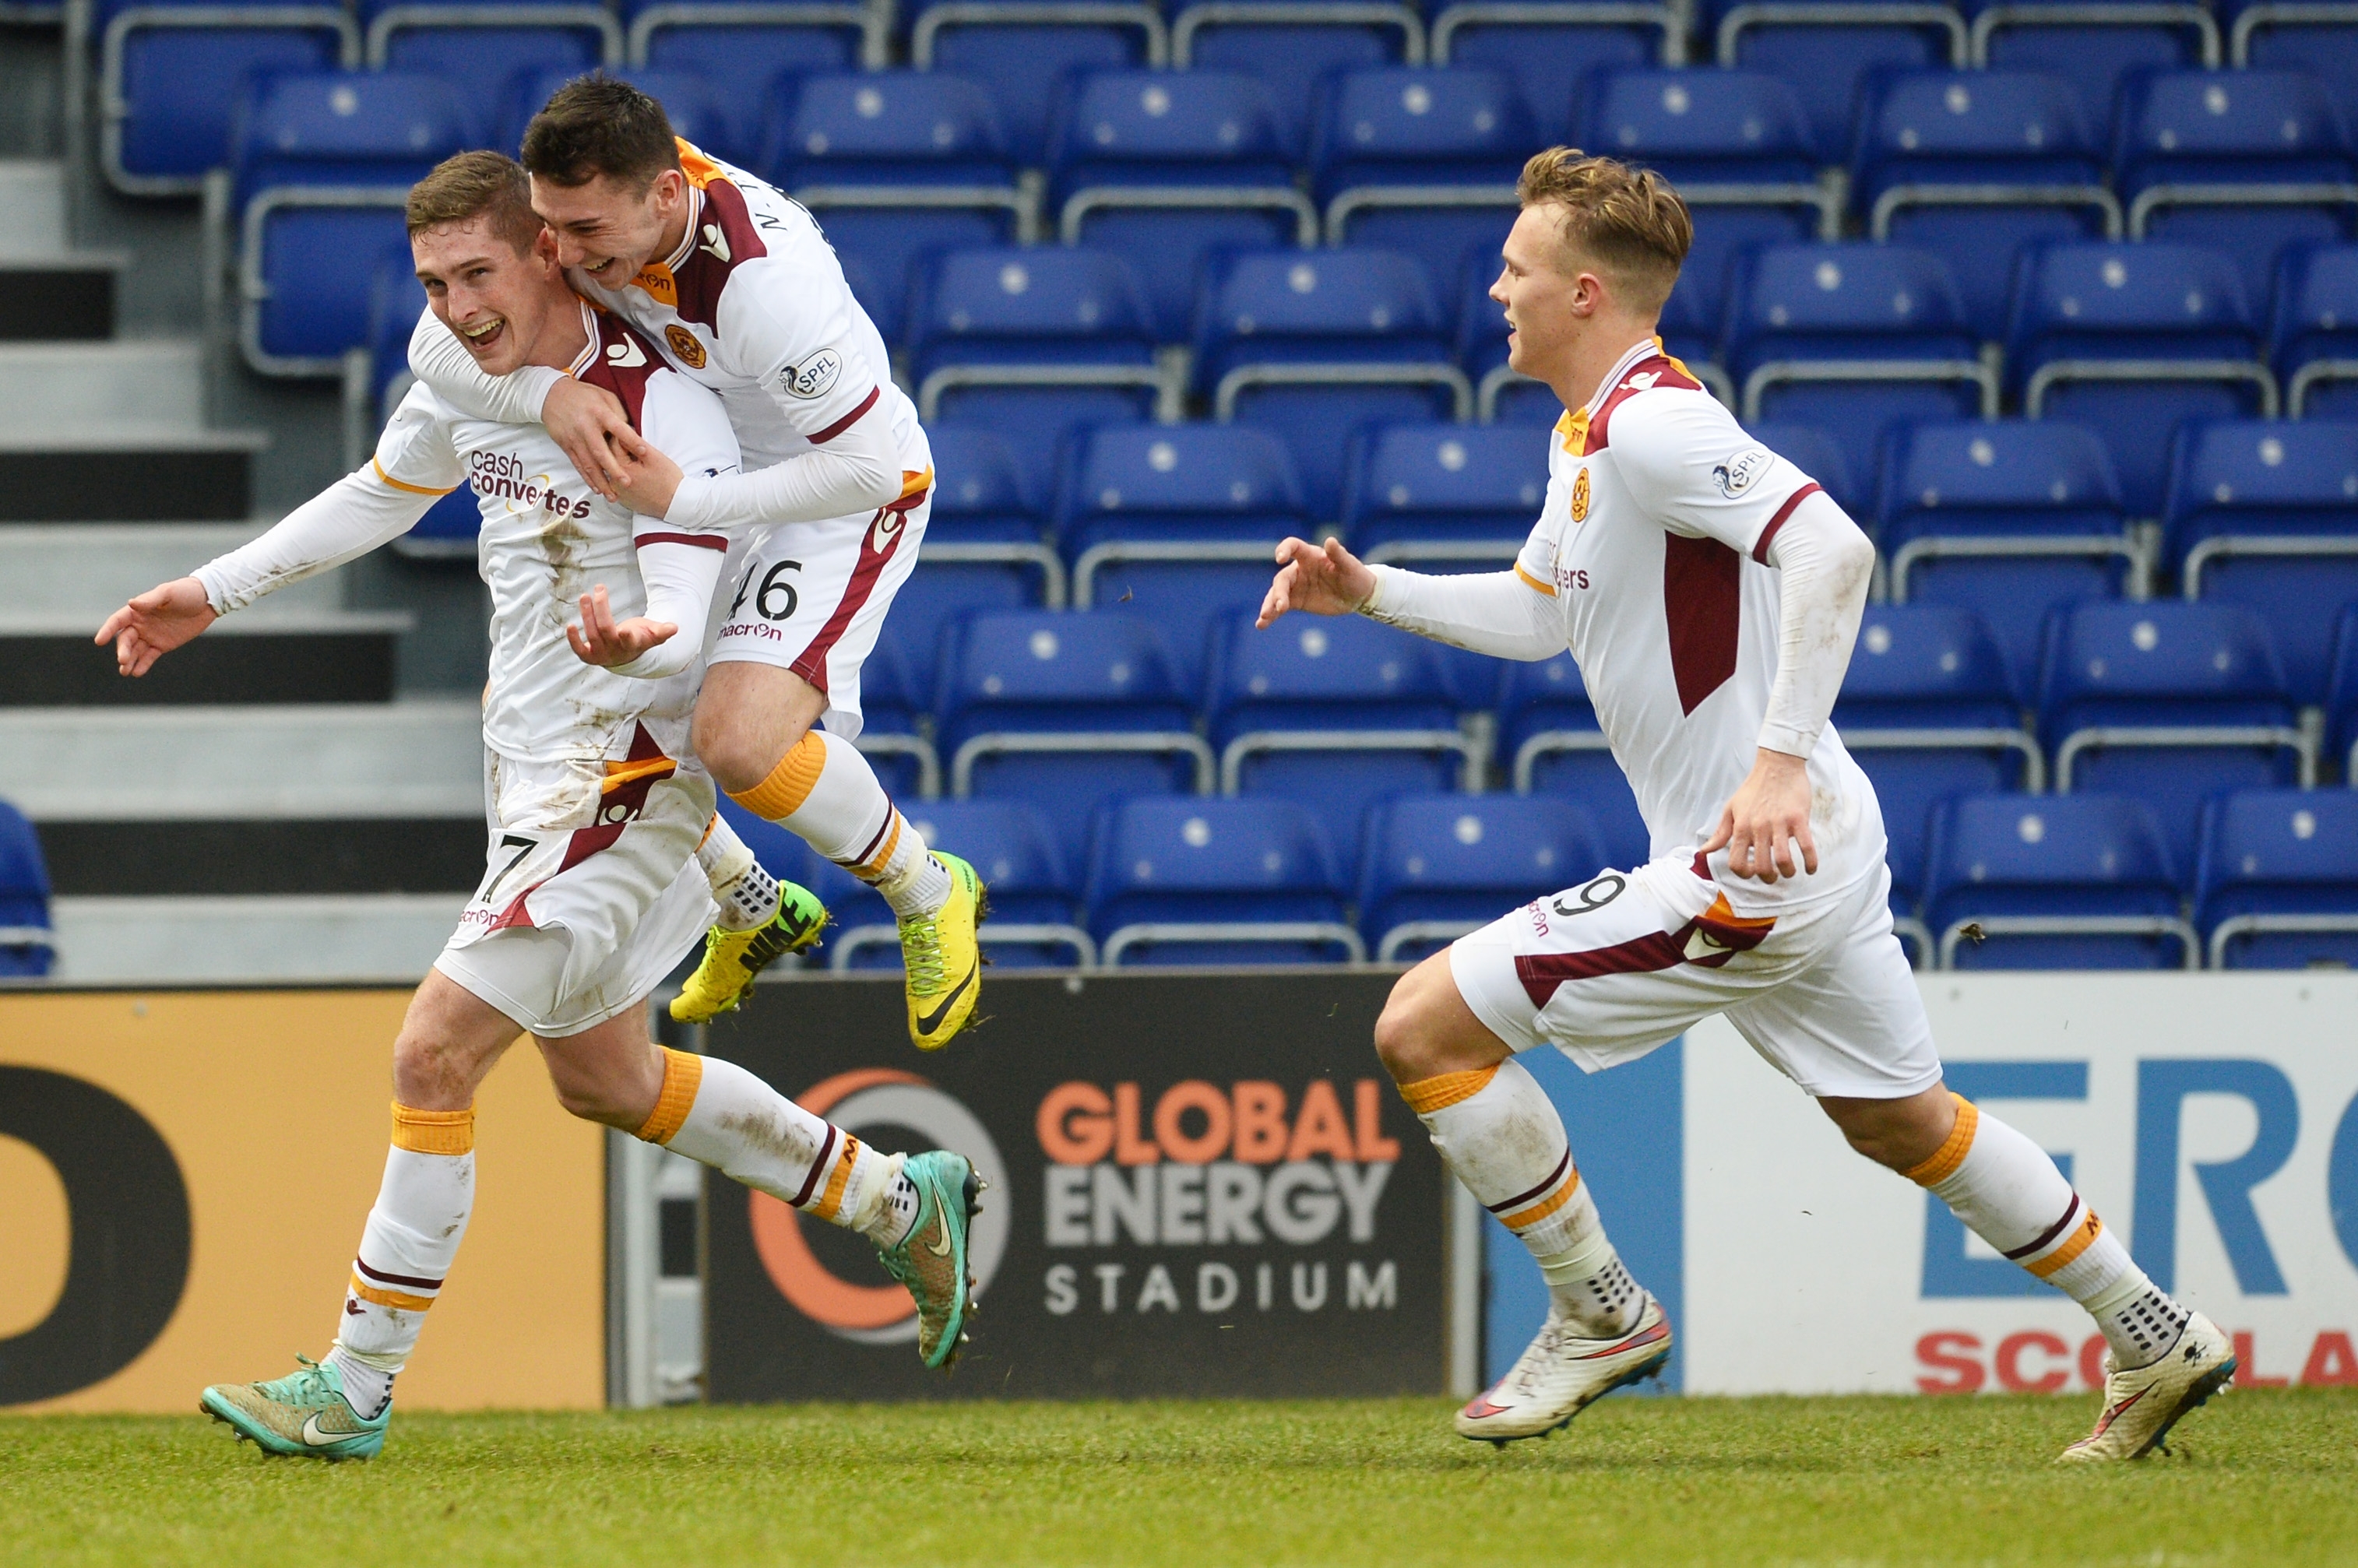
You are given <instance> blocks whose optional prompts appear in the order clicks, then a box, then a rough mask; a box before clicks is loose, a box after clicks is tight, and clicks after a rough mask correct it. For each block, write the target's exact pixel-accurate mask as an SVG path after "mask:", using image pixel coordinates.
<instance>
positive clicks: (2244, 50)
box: [2219, 0, 2358, 123]
mask: <svg viewBox="0 0 2358 1568" xmlns="http://www.w3.org/2000/svg"><path fill="white" fill-rule="evenodd" d="M2219 20H2221V21H2222V22H2227V23H2230V26H2231V30H2230V32H2229V34H2228V47H2227V63H2229V64H2230V65H2236V66H2245V65H2257V66H2284V67H2289V68H2290V69H2292V70H2306V71H2311V72H2314V73H2315V74H2316V75H2317V76H2318V77H2319V78H2320V80H2322V81H2324V83H2325V86H2326V91H2327V92H2331V93H2332V94H2333V101H2334V104H2335V106H2336V107H2338V108H2339V109H2340V110H2341V111H2342V119H2343V121H2344V122H2345V123H2347V122H2349V121H2350V120H2351V119H2352V117H2353V116H2358V27H2353V26H2352V25H2351V23H2352V17H2351V13H2350V7H2349V5H2348V4H2347V0H2220V5H2219Z"/></svg>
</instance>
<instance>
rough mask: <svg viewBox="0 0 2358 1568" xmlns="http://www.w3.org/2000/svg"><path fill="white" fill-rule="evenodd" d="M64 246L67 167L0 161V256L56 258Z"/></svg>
mask: <svg viewBox="0 0 2358 1568" xmlns="http://www.w3.org/2000/svg"><path fill="white" fill-rule="evenodd" d="M66 244H67V240H66V166H65V165H64V164H63V163H62V162H60V161H59V160H58V159H56V158H0V255H26V256H34V255H59V254H64V252H65V249H66Z"/></svg>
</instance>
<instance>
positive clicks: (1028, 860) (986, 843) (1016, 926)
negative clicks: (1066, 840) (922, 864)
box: [893, 800, 1097, 969]
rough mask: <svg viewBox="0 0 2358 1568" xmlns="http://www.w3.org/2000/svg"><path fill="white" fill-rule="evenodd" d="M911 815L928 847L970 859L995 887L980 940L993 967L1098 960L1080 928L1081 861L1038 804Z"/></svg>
mask: <svg viewBox="0 0 2358 1568" xmlns="http://www.w3.org/2000/svg"><path fill="white" fill-rule="evenodd" d="M905 814H906V816H908V818H909V826H911V827H914V828H915V829H916V830H917V831H918V832H919V833H920V834H922V835H924V837H925V843H926V844H927V845H928V846H930V847H932V848H935V849H946V850H948V851H950V852H951V853H952V854H955V855H958V856H960V857H962V858H963V859H965V860H966V861H967V862H968V864H970V865H972V866H973V867H974V869H975V873H976V874H977V875H978V876H979V877H981V878H982V881H983V885H984V886H986V887H988V888H989V889H990V918H989V919H987V920H985V921H984V922H983V923H982V925H981V927H980V928H979V930H978V931H977V933H976V935H979V936H980V937H981V939H982V950H983V953H984V955H985V956H986V957H989V958H990V961H991V963H992V964H994V965H996V966H998V967H999V968H1026V969H1029V968H1048V967H1055V968H1074V967H1076V966H1077V967H1082V968H1087V967H1089V966H1092V965H1094V964H1095V963H1096V962H1097V944H1096V943H1095V942H1093V941H1091V940H1090V938H1089V934H1088V932H1087V930H1085V929H1083V927H1082V925H1081V923H1080V914H1081V907H1080V904H1081V900H1080V892H1081V878H1080V862H1079V861H1078V860H1075V859H1073V858H1072V857H1071V856H1069V855H1066V854H1065V852H1064V849H1062V847H1061V846H1060V845H1059V844H1058V843H1057V841H1056V835H1055V830H1054V829H1053V828H1052V827H1050V826H1049V824H1048V819H1047V817H1046V816H1044V814H1043V813H1042V812H1041V810H1040V809H1039V807H1037V806H1027V805H1025V804H1024V803H1022V802H1021V801H1013V800H936V801H927V802H926V803H925V805H923V806H915V807H911V808H908V809H907V811H906V813H905ZM896 935H897V934H896ZM893 956H894V957H896V958H897V957H899V951H898V943H897V941H896V942H895V944H894V950H893Z"/></svg>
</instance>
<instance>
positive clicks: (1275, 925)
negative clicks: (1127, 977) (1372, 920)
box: [1098, 920, 1368, 969]
mask: <svg viewBox="0 0 2358 1568" xmlns="http://www.w3.org/2000/svg"><path fill="white" fill-rule="evenodd" d="M1152 942H1332V943H1334V944H1335V945H1336V946H1338V947H1340V948H1342V949H1343V951H1344V952H1346V953H1347V954H1349V955H1350V962H1352V963H1354V964H1364V963H1366V962H1367V961H1368V945H1367V943H1365V942H1364V941H1362V940H1360V937H1359V934H1358V933H1357V932H1356V931H1354V930H1352V929H1351V928H1350V927H1349V926H1347V925H1344V924H1342V922H1340V921H1336V920H1143V921H1139V922H1136V923H1135V924H1132V925H1124V926H1121V927H1120V928H1118V929H1117V930H1115V931H1114V933H1113V934H1112V935H1109V936H1108V937H1107V938H1106V939H1105V946H1103V947H1102V948H1100V949H1099V950H1098V964H1099V965H1100V967H1102V968H1109V969H1111V968H1119V967H1120V963H1121V956H1122V955H1123V954H1124V953H1127V952H1129V951H1130V949H1131V948H1132V947H1137V946H1143V945H1145V944H1147V943H1152Z"/></svg>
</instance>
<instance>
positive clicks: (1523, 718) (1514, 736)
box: [1498, 653, 1653, 866]
mask: <svg viewBox="0 0 2358 1568" xmlns="http://www.w3.org/2000/svg"><path fill="white" fill-rule="evenodd" d="M1498 755H1499V756H1501V757H1502V758H1505V759H1507V762H1508V770H1509V777H1510V778H1511V779H1512V780H1513V781H1514V786H1515V793H1516V794H1517V795H1548V796H1553V797H1556V798H1564V797H1569V798H1570V799H1572V800H1574V801H1575V802H1576V803H1578V804H1579V806H1581V807H1582V808H1583V809H1584V810H1585V811H1586V812H1587V813H1588V816H1589V820H1590V821H1591V822H1593V823H1594V824H1595V827H1596V830H1597V832H1598V834H1599V835H1600V836H1601V837H1602V838H1603V840H1604V844H1605V858H1606V864H1608V865H1614V866H1639V865H1643V864H1644V863H1645V862H1646V861H1648V860H1651V859H1652V858H1653V844H1652V838H1651V836H1650V833H1649V832H1648V830H1647V827H1646V821H1645V818H1644V817H1643V816H1640V815H1639V811H1638V797H1637V796H1636V795H1634V794H1632V793H1631V792H1630V789H1629V778H1628V774H1627V773H1623V772H1622V771H1621V764H1620V763H1619V762H1616V761H1614V759H1613V752H1611V750H1610V749H1609V748H1608V747H1607V746H1606V743H1605V731H1604V730H1602V729H1600V728H1598V726H1597V722H1596V709H1595V707H1593V706H1592V705H1591V704H1590V702H1589V700H1588V687H1587V686H1586V685H1585V683H1584V682H1583V681H1582V680H1581V678H1580V666H1579V665H1577V664H1575V663H1574V661H1573V657H1572V655H1571V654H1569V653H1563V654H1556V655H1555V656H1554V657H1552V658H1548V659H1541V660H1539V661H1537V662H1535V663H1528V664H1527V663H1522V662H1510V663H1509V664H1508V665H1507V667H1506V673H1505V675H1504V676H1501V677H1500V682H1499V687H1498Z"/></svg>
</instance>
